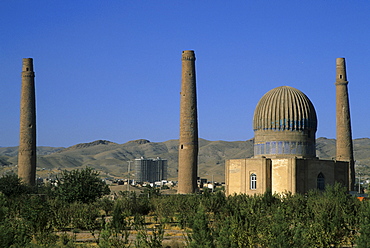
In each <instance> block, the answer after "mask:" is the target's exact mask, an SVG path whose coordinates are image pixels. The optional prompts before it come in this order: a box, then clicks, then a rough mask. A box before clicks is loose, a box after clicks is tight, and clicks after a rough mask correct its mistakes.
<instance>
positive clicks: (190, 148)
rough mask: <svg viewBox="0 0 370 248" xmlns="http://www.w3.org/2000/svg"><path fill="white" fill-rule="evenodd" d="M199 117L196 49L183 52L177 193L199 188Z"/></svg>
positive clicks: (185, 192)
mask: <svg viewBox="0 0 370 248" xmlns="http://www.w3.org/2000/svg"><path fill="white" fill-rule="evenodd" d="M197 174H198V117H197V93H196V83H195V54H194V51H183V52H182V76H181V92H180V142H179V175H178V180H179V187H178V191H177V193H179V194H190V193H194V192H195V191H196V189H197Z"/></svg>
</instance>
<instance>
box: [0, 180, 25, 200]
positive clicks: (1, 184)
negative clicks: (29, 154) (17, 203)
mask: <svg viewBox="0 0 370 248" xmlns="http://www.w3.org/2000/svg"><path fill="white" fill-rule="evenodd" d="M31 191H32V187H30V186H27V185H25V184H23V183H22V181H21V179H20V178H19V177H18V176H17V175H15V174H8V175H4V176H2V177H1V178H0V192H2V193H3V194H4V195H5V196H7V197H17V196H20V195H23V194H27V193H30V192H31Z"/></svg>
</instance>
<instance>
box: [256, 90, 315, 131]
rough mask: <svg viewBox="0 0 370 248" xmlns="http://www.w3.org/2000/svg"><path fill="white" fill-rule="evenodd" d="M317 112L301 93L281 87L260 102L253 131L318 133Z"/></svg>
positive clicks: (267, 94) (268, 93) (270, 92)
mask: <svg viewBox="0 0 370 248" xmlns="http://www.w3.org/2000/svg"><path fill="white" fill-rule="evenodd" d="M316 129H317V118H316V112H315V108H314V106H313V104H312V103H311V101H310V99H308V97H307V96H306V95H305V94H304V93H303V92H301V91H299V90H297V89H295V88H292V87H289V86H281V87H277V88H275V89H272V90H270V91H269V92H267V93H266V94H265V95H264V96H263V97H262V98H261V100H260V101H259V102H258V104H257V107H256V110H255V112H254V117H253V130H254V131H256V130H292V131H294V130H297V131H299V130H301V131H303V130H311V131H314V132H316Z"/></svg>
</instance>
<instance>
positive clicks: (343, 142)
mask: <svg viewBox="0 0 370 248" xmlns="http://www.w3.org/2000/svg"><path fill="white" fill-rule="evenodd" d="M336 64H337V72H336V81H335V86H336V87H335V88H336V120H337V147H336V148H337V151H336V153H337V154H336V159H337V160H339V161H348V162H349V165H350V166H349V167H350V168H349V189H350V190H354V184H355V165H354V158H353V144H352V131H351V117H350V110H349V99H348V88H347V85H348V81H347V74H346V61H345V59H344V58H337V60H336Z"/></svg>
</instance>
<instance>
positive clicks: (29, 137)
mask: <svg viewBox="0 0 370 248" xmlns="http://www.w3.org/2000/svg"><path fill="white" fill-rule="evenodd" d="M19 137H20V138H19V150H18V177H19V178H21V179H22V181H23V182H24V183H26V184H28V185H35V181H36V103H35V73H34V72H33V59H32V58H28V59H23V68H22V90H21V114H20V135H19Z"/></svg>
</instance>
